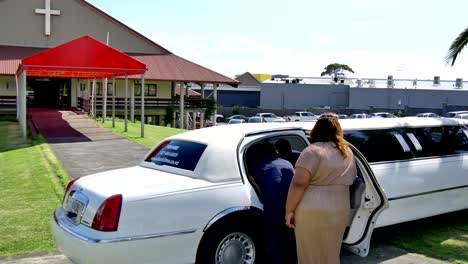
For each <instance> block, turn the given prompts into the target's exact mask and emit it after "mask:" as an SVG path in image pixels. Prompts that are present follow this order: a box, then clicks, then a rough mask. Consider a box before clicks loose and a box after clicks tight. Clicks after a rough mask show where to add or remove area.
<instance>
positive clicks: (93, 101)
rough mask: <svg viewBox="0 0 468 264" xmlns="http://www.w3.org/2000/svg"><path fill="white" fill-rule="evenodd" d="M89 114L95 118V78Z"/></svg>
mask: <svg viewBox="0 0 468 264" xmlns="http://www.w3.org/2000/svg"><path fill="white" fill-rule="evenodd" d="M91 116H93V117H94V118H96V78H94V79H93V91H92V93H91Z"/></svg>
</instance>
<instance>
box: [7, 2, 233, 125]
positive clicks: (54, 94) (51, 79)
mask: <svg viewBox="0 0 468 264" xmlns="http://www.w3.org/2000/svg"><path fill="white" fill-rule="evenodd" d="M148 22H150V21H148ZM0 25H3V26H1V27H0V35H1V36H2V37H1V38H0V114H2V113H9V114H14V113H17V115H18V113H21V109H20V108H21V107H20V106H21V100H20V99H21V98H22V97H25V98H26V103H25V106H24V107H23V108H24V109H26V108H25V107H27V109H30V108H34V107H38V108H78V109H81V110H82V111H86V112H89V113H91V114H95V115H97V116H99V115H102V114H103V113H104V114H106V112H107V114H108V115H109V114H110V109H111V105H112V104H111V102H112V100H113V102H114V105H113V107H115V111H116V115H121V116H123V113H124V108H125V107H124V105H127V103H126V101H127V97H126V95H127V94H128V95H127V96H128V107H127V108H125V109H128V112H129V116H130V118H137V117H138V116H140V114H141V111H142V110H143V107H141V102H142V100H143V102H144V110H143V111H144V117H145V118H144V122H145V123H151V124H156V125H162V124H163V123H164V121H163V119H164V118H163V117H164V115H165V113H166V112H165V108H166V107H167V106H168V105H172V106H174V108H175V109H176V112H178V116H180V113H182V117H184V118H185V117H188V116H190V117H193V119H195V112H202V111H203V110H204V108H205V106H206V99H205V98H204V93H203V92H202V93H201V94H200V93H197V92H195V91H193V90H191V89H190V86H191V85H192V84H196V85H197V87H198V86H201V87H205V86H206V85H210V87H217V86H218V85H220V84H227V85H232V86H236V85H237V84H238V81H236V80H234V79H231V78H229V77H226V76H223V75H222V74H219V73H217V72H215V71H212V70H210V69H207V68H205V67H202V66H200V65H198V64H196V63H193V62H191V61H188V60H186V59H184V58H182V57H179V56H177V55H175V54H173V53H172V52H170V51H169V50H168V49H166V48H164V47H162V46H160V45H158V44H157V43H155V42H154V41H152V40H150V39H149V38H147V37H145V36H143V35H142V34H140V33H138V32H136V31H135V30H133V29H131V28H129V27H128V26H126V25H125V24H123V23H121V22H119V21H118V20H116V19H115V18H113V17H112V16H110V15H108V14H106V13H105V12H104V11H102V10H100V9H98V8H96V7H95V6H93V5H91V4H90V3H88V2H86V1H85V0H21V1H18V0H2V1H0ZM80 41H87V42H89V43H91V44H93V43H94V44H96V45H97V46H99V45H107V46H108V47H109V52H110V54H112V52H118V53H122V54H125V55H122V56H126V57H129V59H130V58H131V59H133V60H136V61H138V62H141V63H142V65H145V66H146V71H145V72H144V74H143V76H144V79H142V76H141V75H132V74H129V75H128V81H127V82H126V81H125V77H123V76H122V74H121V75H120V76H116V77H115V78H112V77H113V76H110V75H109V76H106V78H101V77H102V76H104V75H97V76H100V77H99V78H98V79H97V78H96V76H95V77H94V78H93V76H92V74H90V75H89V76H86V75H83V74H81V75H79V74H77V75H73V74H71V75H70V74H63V72H61V73H57V72H53V71H50V69H49V70H47V69H46V68H43V69H45V70H42V71H36V72H35V74H32V75H27V74H26V75H25V83H26V84H25V94H23V95H22V94H21V89H20V88H21V87H22V86H21V85H22V84H21V81H22V80H21V71H22V70H23V69H26V67H25V66H24V65H21V63H22V60H29V61H31V59H30V58H33V57H34V56H36V57H42V58H48V60H49V62H50V61H55V60H60V61H62V62H67V60H68V58H67V57H70V59H71V58H73V57H75V59H79V60H81V61H88V59H89V60H92V59H96V58H100V57H102V56H96V54H93V52H92V50H88V49H87V48H85V47H83V48H82V49H81V50H83V53H78V52H79V51H78V50H76V52H77V53H76V54H73V53H74V52H75V51H74V50H66V49H64V48H63V47H65V46H66V47H69V48H70V47H75V46H73V45H72V44H67V43H75V44H76V43H81V42H80ZM94 44H93V45H94ZM67 45H68V46H67ZM62 46H63V47H62ZM55 48H57V49H58V50H60V49H62V51H63V50H66V52H67V53H66V54H62V53H63V52H62V53H60V52H58V50H57V52H56V51H54V52H52V50H54V49H55ZM169 48H170V47H169ZM45 51H51V52H49V53H45ZM98 55H99V54H98ZM101 55H102V54H101ZM47 56H49V57H47ZM53 56H55V57H53ZM36 57H35V58H36ZM52 57H53V58H52ZM76 57H80V58H76ZM107 59H109V60H112V58H107ZM23 63H24V62H23ZM97 64H99V61H98V62H97ZM49 66H50V65H49ZM49 66H47V67H49ZM44 67H45V66H44ZM73 67H75V66H73V65H70V67H68V68H67V69H68V70H67V71H68V72H73V71H74V69H75V68H73ZM76 70H78V71H79V70H80V69H79V67H76ZM25 72H27V70H25ZM142 82H143V83H144V87H141V84H142ZM126 87H127V89H125V88H126ZM215 90H216V89H215ZM114 92H115V94H114ZM126 92H127V93H126ZM213 94H214V97H215V99H216V92H214V93H213ZM142 95H143V96H144V99H143V96H142ZM124 102H125V103H124ZM20 122H21V121H20ZM184 124H185V125H186V124H187V123H186V120H185V119H184V120H182V119H180V125H181V126H182V127H183V126H184Z"/></svg>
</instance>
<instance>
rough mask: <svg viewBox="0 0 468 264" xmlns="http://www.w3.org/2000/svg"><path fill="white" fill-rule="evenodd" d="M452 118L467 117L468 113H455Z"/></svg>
mask: <svg viewBox="0 0 468 264" xmlns="http://www.w3.org/2000/svg"><path fill="white" fill-rule="evenodd" d="M453 118H458V119H468V113H466V114H457V115H455V116H454V117H453Z"/></svg>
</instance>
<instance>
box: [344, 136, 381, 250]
mask: <svg viewBox="0 0 468 264" xmlns="http://www.w3.org/2000/svg"><path fill="white" fill-rule="evenodd" d="M350 147H351V149H352V151H353V153H354V157H355V159H356V166H357V168H358V178H357V180H356V181H355V182H354V184H353V185H352V186H351V188H350V192H351V210H352V220H351V224H350V226H349V227H348V229H347V232H346V233H345V237H344V240H343V245H344V246H345V247H346V248H347V249H349V250H350V251H352V252H353V253H355V254H357V255H359V256H361V257H365V256H367V254H368V253H369V245H370V240H371V236H372V232H373V231H374V226H375V223H376V221H377V217H378V216H379V215H380V213H382V211H383V210H385V209H386V208H388V200H387V197H386V196H385V193H384V192H383V190H382V188H381V187H380V185H379V183H378V182H377V179H376V178H375V176H374V173H373V172H372V169H371V168H370V166H369V163H368V162H367V160H366V159H365V158H364V156H363V155H362V154H361V152H359V151H358V150H357V149H356V148H355V147H354V146H352V145H350Z"/></svg>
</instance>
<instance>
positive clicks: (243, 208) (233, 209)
mask: <svg viewBox="0 0 468 264" xmlns="http://www.w3.org/2000/svg"><path fill="white" fill-rule="evenodd" d="M253 208H255V209H258V208H256V207H253V206H239V207H231V208H228V209H226V210H224V211H222V212H220V213H218V214H217V215H215V216H214V217H213V218H211V220H210V221H209V222H208V224H206V226H205V228H203V232H205V231H206V230H208V228H210V227H211V226H212V225H213V224H214V223H216V222H217V221H218V220H219V219H221V218H223V217H225V216H226V215H229V214H232V213H234V212H239V211H248V210H250V209H253ZM258 210H260V209H258Z"/></svg>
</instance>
